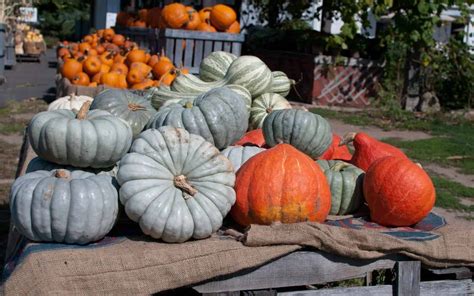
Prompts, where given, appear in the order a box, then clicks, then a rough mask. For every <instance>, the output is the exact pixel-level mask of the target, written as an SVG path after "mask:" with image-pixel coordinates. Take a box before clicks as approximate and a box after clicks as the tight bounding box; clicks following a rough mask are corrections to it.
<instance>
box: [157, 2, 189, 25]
mask: <svg viewBox="0 0 474 296" xmlns="http://www.w3.org/2000/svg"><path fill="white" fill-rule="evenodd" d="M161 17H162V19H163V20H164V22H165V23H166V25H167V26H168V27H170V28H173V29H179V28H182V27H183V26H184V25H186V23H187V22H188V21H189V14H188V11H187V9H186V6H184V5H183V4H181V3H172V4H168V5H166V6H165V7H164V8H163V10H162V11H161Z"/></svg>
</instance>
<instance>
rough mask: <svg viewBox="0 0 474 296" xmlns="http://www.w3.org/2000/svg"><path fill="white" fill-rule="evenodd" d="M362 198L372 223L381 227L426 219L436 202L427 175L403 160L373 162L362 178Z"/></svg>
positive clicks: (396, 158)
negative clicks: (366, 205)
mask: <svg viewBox="0 0 474 296" xmlns="http://www.w3.org/2000/svg"><path fill="white" fill-rule="evenodd" d="M364 196H365V199H366V201H367V204H368V206H369V210H370V218H371V220H372V221H374V222H376V223H378V224H380V225H384V226H401V227H403V226H412V225H414V224H416V223H418V222H420V221H421V220H422V219H423V218H424V217H426V216H427V215H428V214H429V212H430V211H431V209H432V208H433V206H434V204H435V200H436V193H435V188H434V186H433V182H432V181H431V179H430V177H429V176H428V174H427V173H426V172H425V171H424V170H423V169H422V168H421V167H420V166H419V165H417V164H415V163H413V162H411V161H410V160H409V159H408V158H406V157H397V156H387V157H383V158H379V159H378V160H376V161H375V162H373V163H372V164H371V165H370V167H369V169H368V170H367V173H366V175H365V178H364Z"/></svg>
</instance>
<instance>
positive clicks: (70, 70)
mask: <svg viewBox="0 0 474 296" xmlns="http://www.w3.org/2000/svg"><path fill="white" fill-rule="evenodd" d="M80 72H82V64H81V63H80V62H79V61H77V60H75V59H67V60H66V61H65V62H64V64H63V66H62V67H61V75H62V76H63V77H66V78H67V79H69V80H71V81H72V79H73V78H74V76H76V75H77V74H79V73H80Z"/></svg>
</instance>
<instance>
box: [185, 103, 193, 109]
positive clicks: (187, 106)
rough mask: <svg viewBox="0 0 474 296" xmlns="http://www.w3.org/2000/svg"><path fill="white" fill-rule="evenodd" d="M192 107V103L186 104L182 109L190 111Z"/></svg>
mask: <svg viewBox="0 0 474 296" xmlns="http://www.w3.org/2000/svg"><path fill="white" fill-rule="evenodd" d="M192 107H193V102H186V104H184V108H186V109H191V108H192Z"/></svg>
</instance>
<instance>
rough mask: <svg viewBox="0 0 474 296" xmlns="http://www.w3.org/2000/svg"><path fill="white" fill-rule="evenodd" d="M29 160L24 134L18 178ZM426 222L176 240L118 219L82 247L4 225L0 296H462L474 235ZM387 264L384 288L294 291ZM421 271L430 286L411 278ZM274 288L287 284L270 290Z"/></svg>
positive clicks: (275, 228) (434, 219)
mask: <svg viewBox="0 0 474 296" xmlns="http://www.w3.org/2000/svg"><path fill="white" fill-rule="evenodd" d="M33 157H35V154H34V152H33V151H32V149H31V147H30V145H29V143H28V141H27V137H25V140H24V143H23V146H22V151H21V155H20V164H19V167H18V171H17V176H20V175H23V174H24V173H25V170H26V167H27V165H28V163H29V161H30V160H31V159H32V158H33ZM429 217H430V218H429V220H426V221H425V220H424V221H425V222H424V223H422V225H421V226H419V227H418V228H419V229H415V230H411V229H409V228H400V229H392V230H390V229H385V228H383V227H377V226H376V225H374V223H368V224H367V223H362V224H360V223H361V221H362V220H359V219H356V218H346V219H342V220H333V221H332V222H327V223H326V224H318V223H298V224H280V225H272V226H258V225H254V226H252V227H251V228H250V230H249V231H248V232H247V233H246V234H245V235H244V236H242V235H240V234H239V233H238V232H236V231H234V230H225V229H222V231H219V232H218V233H217V234H216V235H213V236H212V237H211V238H208V239H204V240H198V241H188V242H186V243H182V244H167V243H163V242H160V241H156V240H153V239H150V238H147V237H145V236H144V235H143V234H142V233H141V231H140V229H139V228H138V226H137V225H136V224H135V223H132V222H131V221H130V220H128V219H127V218H126V217H125V216H122V217H121V218H120V219H119V222H118V223H117V225H116V227H115V228H114V229H113V230H112V232H111V233H110V234H109V235H108V236H107V237H106V238H104V239H103V240H101V241H99V242H97V243H93V244H90V245H86V246H78V245H64V244H57V243H44V244H38V243H32V242H29V241H28V240H26V239H25V238H24V237H22V236H21V235H19V234H18V232H17V231H16V229H15V228H14V227H11V231H10V234H9V241H8V247H7V254H6V262H7V264H6V266H5V269H4V285H3V287H4V289H5V290H4V292H5V295H20V294H35V295H51V294H55V293H56V294H62V295H71V294H114V295H131V294H133V295H141V294H150V293H154V292H159V291H168V290H170V291H173V289H177V288H187V289H193V290H194V291H196V292H199V293H202V294H205V295H239V291H253V293H254V294H256V293H264V294H259V295H276V294H277V292H278V295H348V294H352V295H392V293H393V294H394V295H433V294H437V295H469V294H470V293H472V291H473V288H474V287H473V284H472V267H474V252H473V250H474V230H473V229H461V228H458V227H456V225H454V224H450V223H449V221H448V224H446V225H445V221H444V219H443V218H442V217H440V216H438V215H436V214H430V216H429ZM336 225H337V226H336ZM417 225H418V224H417ZM346 226H347V227H346ZM437 227H439V228H437ZM415 228H417V227H415ZM428 229H429V230H428ZM393 268H395V270H396V272H395V274H396V276H395V279H394V280H393V282H391V284H384V285H377V286H365V287H352V288H335V289H332V290H326V289H321V290H315V289H306V290H304V291H301V290H302V289H304V288H305V287H306V288H308V285H314V284H321V283H326V282H331V281H338V280H344V279H350V278H361V277H364V278H366V281H367V283H371V282H372V279H371V273H372V271H374V270H380V269H393ZM420 273H422V274H423V275H424V277H427V276H426V275H427V274H428V275H429V278H430V279H436V280H431V281H423V282H420ZM283 287H293V288H291V289H290V288H287V289H285V291H284V292H281V291H276V290H275V289H276V288H283ZM309 287H310V288H311V287H312V286H309ZM262 290H265V291H262ZM298 290H299V291H298ZM180 291H181V290H180ZM181 292H182V293H183V291H181ZM188 292H189V291H188ZM184 293H186V292H184ZM251 294H252V293H251ZM254 294H252V295H254Z"/></svg>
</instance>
